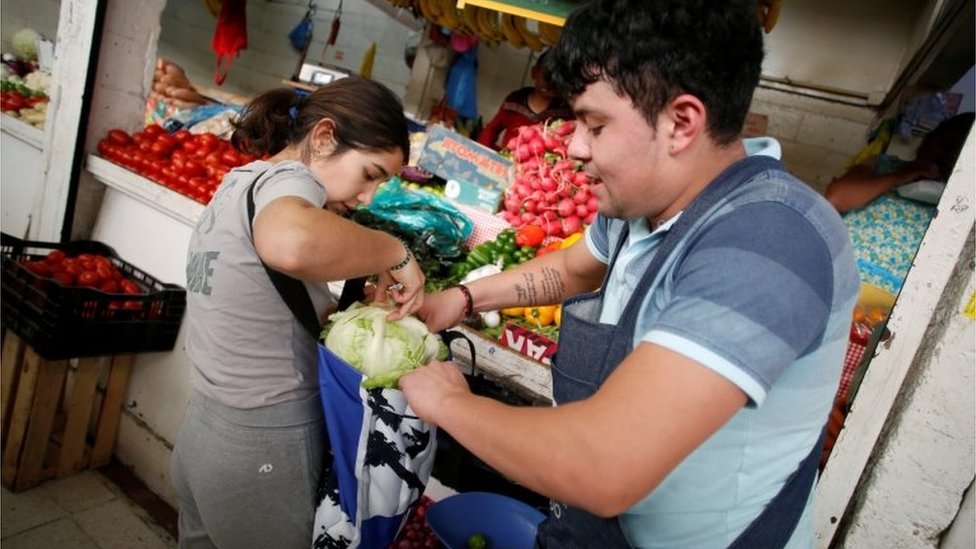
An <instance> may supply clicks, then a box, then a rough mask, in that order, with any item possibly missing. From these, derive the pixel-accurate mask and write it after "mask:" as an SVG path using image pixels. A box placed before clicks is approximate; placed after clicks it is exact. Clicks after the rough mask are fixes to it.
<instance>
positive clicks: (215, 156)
mask: <svg viewBox="0 0 976 549" xmlns="http://www.w3.org/2000/svg"><path fill="white" fill-rule="evenodd" d="M220 157H221V154H220V152H218V151H211V152H209V153H207V156H205V157H204V158H203V163H204V164H206V165H207V166H220V165H221V164H222V163H223V160H221V158H220Z"/></svg>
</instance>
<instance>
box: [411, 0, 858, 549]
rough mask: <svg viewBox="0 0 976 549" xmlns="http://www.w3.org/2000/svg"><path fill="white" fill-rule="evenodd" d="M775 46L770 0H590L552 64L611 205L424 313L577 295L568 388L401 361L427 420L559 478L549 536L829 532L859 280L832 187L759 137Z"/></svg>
mask: <svg viewBox="0 0 976 549" xmlns="http://www.w3.org/2000/svg"><path fill="white" fill-rule="evenodd" d="M762 57H763V51H762V34H761V32H760V27H759V23H758V20H757V15H756V3H755V1H754V0H746V1H717V0H709V1H678V0H674V1H665V0H643V1H636V0H635V1H616V2H614V1H597V2H592V3H588V4H585V5H583V6H581V7H580V8H578V9H577V10H576V11H575V12H574V13H573V14H572V15H571V16H570V17H569V19H568V20H567V22H566V26H565V27H564V29H563V33H562V38H561V40H560V42H559V44H558V46H556V47H555V48H554V50H553V52H552V56H551V69H552V72H551V74H552V80H553V83H554V84H555V85H556V86H557V87H558V88H559V89H561V90H563V91H564V92H566V94H567V95H568V97H569V98H570V100H571V105H572V107H573V110H574V112H575V113H576V115H577V120H578V126H577V129H576V132H575V134H574V135H573V139H572V142H571V144H570V151H569V152H570V154H571V155H572V156H574V157H575V158H576V159H578V160H580V161H582V163H583V169H584V170H585V171H586V172H587V173H588V174H590V175H591V176H592V178H593V186H592V188H591V192H592V193H593V195H594V196H595V197H596V198H597V200H598V202H599V212H600V215H598V216H597V219H596V221H595V222H594V223H593V224H592V225H591V226H590V227H588V229H587V231H586V239H585V241H584V242H581V243H578V244H576V245H574V246H572V247H570V248H568V249H566V250H563V251H561V252H557V253H552V254H548V255H545V256H542V257H540V258H538V259H536V260H533V261H531V262H528V263H525V264H523V265H521V266H520V267H518V268H516V269H513V270H509V271H505V272H503V273H501V274H499V275H496V276H494V277H490V278H486V279H481V280H478V281H476V282H473V283H471V284H469V285H468V287H467V288H466V289H461V290H459V289H448V290H445V291H443V292H441V293H439V294H434V295H432V296H429V297H428V298H427V299H426V300H425V302H424V306H423V308H422V309H421V310H420V312H419V314H420V315H421V317H422V318H424V319H425V320H426V322H427V324H428V326H429V327H430V328H431V329H434V330H438V329H442V328H445V327H449V326H452V325H455V324H457V323H458V322H460V320H461V319H462V318H463V316H464V314H465V313H468V312H470V310H471V309H473V310H493V309H499V308H502V307H506V306H528V305H541V304H547V303H558V302H562V303H563V317H562V318H563V320H562V326H561V329H560V340H559V352H558V354H557V356H556V358H555V360H554V361H553V365H552V375H553V397H554V400H555V404H556V406H554V407H552V408H517V407H511V406H507V405H505V404H502V403H500V402H497V401H494V400H491V399H488V398H483V397H479V396H475V395H473V394H471V393H470V391H469V390H468V387H467V385H466V384H465V382H464V378H463V377H462V376H461V374H460V373H459V372H458V370H457V368H456V367H455V366H454V365H452V364H449V363H434V364H432V365H430V366H427V367H424V368H421V369H419V370H418V371H416V372H414V373H411V374H409V375H407V376H405V377H404V378H403V379H402V380H401V388H402V389H403V390H404V391H405V393H406V396H407V398H408V400H409V402H410V404H411V406H412V408H413V409H414V410H415V411H416V412H417V413H418V414H419V415H420V416H421V417H423V418H424V419H425V420H427V421H430V422H432V423H435V424H437V425H439V426H440V427H441V428H443V429H446V430H447V431H448V432H449V433H450V434H451V435H452V436H453V437H454V438H455V439H456V440H458V441H459V442H460V443H461V444H463V445H465V446H466V447H467V448H468V449H470V450H471V451H472V452H473V453H475V454H476V455H477V456H478V457H480V458H481V459H483V460H484V461H485V462H487V463H488V464H490V465H491V466H492V467H494V468H495V469H497V470H498V471H500V472H501V473H502V474H504V475H506V476H508V477H509V478H512V479H514V480H515V481H517V482H519V483H520V484H523V485H525V486H527V487H528V488H531V489H532V490H535V491H536V492H539V493H541V494H544V495H546V496H549V497H551V498H552V500H553V503H552V506H551V511H550V516H549V518H548V519H547V520H546V521H545V522H544V523H543V524H542V525H540V528H539V534H538V538H537V544H538V545H539V546H540V547H553V548H556V547H558V548H564V547H601V548H604V547H627V546H631V547H668V548H675V547H694V548H708V547H715V548H723V547H730V546H733V547H791V548H792V547H809V546H811V545H812V541H813V527H812V524H811V506H812V496H811V494H812V491H811V486H812V484H813V479H814V477H815V473H816V462H817V459H818V458H819V446H820V440H821V433H822V430H823V425H824V423H825V421H826V419H827V414H828V411H829V408H830V405H831V402H832V398H833V395H834V393H835V392H836V390H837V385H838V381H839V376H840V369H841V366H842V364H843V356H844V350H845V347H846V344H847V335H848V329H849V326H850V319H851V312H852V309H853V306H854V303H855V301H856V298H857V291H858V286H859V284H858V276H857V272H856V270H855V267H854V261H853V255H852V251H851V244H850V239H849V238H848V235H847V231H846V230H845V228H844V225H843V223H842V222H841V220H840V217H839V216H838V214H837V213H836V211H835V210H834V209H833V208H832V207H831V206H830V204H829V203H827V202H826V200H824V199H823V197H821V196H820V195H818V194H817V193H816V192H814V191H813V190H812V189H810V188H809V187H808V186H807V185H805V184H803V183H802V182H800V181H798V180H797V179H795V178H794V177H792V176H791V175H790V174H788V173H787V172H786V171H785V169H784V168H783V166H782V165H781V164H780V163H779V161H778V160H775V159H774V158H770V157H768V156H764V155H753V156H749V155H747V154H746V151H745V148H744V146H743V142H742V140H741V139H740V137H739V136H740V133H741V130H742V125H743V121H744V118H745V115H746V112H747V110H748V108H749V104H750V102H751V99H752V93H753V90H754V88H755V87H756V85H757V83H758V79H759V72H760V66H761V63H762ZM594 289H598V291H597V292H595V293H591V292H592V290H594Z"/></svg>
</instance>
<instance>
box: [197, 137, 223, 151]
mask: <svg viewBox="0 0 976 549" xmlns="http://www.w3.org/2000/svg"><path fill="white" fill-rule="evenodd" d="M197 140H198V141H200V144H201V145H206V146H207V147H209V148H213V147H215V146H216V145H217V143H219V142H220V138H219V137H217V136H216V135H214V134H212V133H201V134H199V135H197Z"/></svg>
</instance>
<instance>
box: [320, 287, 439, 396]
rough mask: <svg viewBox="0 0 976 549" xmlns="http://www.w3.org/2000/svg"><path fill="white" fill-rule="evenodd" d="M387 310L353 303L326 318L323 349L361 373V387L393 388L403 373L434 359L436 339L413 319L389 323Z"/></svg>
mask: <svg viewBox="0 0 976 549" xmlns="http://www.w3.org/2000/svg"><path fill="white" fill-rule="evenodd" d="M389 313H390V309H385V308H382V307H379V306H376V305H363V304H361V303H354V304H352V305H351V306H350V307H349V308H348V309H346V310H345V311H341V312H338V313H335V314H333V315H331V316H329V320H330V321H331V322H330V323H329V324H327V325H326V327H325V329H324V330H323V331H322V337H323V338H324V339H325V346H326V348H328V349H329V350H330V351H332V352H333V353H335V354H336V356H338V357H339V358H341V359H342V360H344V361H346V362H347V363H349V365H350V366H352V367H353V368H355V369H356V370H358V371H359V372H360V373H362V374H363V375H364V376H365V378H364V379H363V387H366V388H367V389H371V388H375V387H389V388H396V387H397V385H398V384H399V382H400V376H402V375H403V374H405V373H407V372H409V371H411V370H413V369H415V368H417V367H418V366H422V365H424V364H427V363H428V362H430V361H431V360H433V359H434V358H436V357H437V355H438V352H439V350H440V340H439V339H438V338H437V336H435V335H434V334H432V333H430V332H429V331H427V326H426V325H424V323H423V322H421V321H420V320H418V319H416V318H414V317H409V316H408V317H405V318H402V319H400V320H395V321H390V320H387V318H386V316H387V315H388V314H389Z"/></svg>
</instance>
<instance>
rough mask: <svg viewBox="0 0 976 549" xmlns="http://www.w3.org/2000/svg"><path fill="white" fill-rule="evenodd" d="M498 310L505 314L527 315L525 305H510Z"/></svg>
mask: <svg viewBox="0 0 976 549" xmlns="http://www.w3.org/2000/svg"><path fill="white" fill-rule="evenodd" d="M498 312H500V313H501V314H502V315H503V316H525V307H509V308H507V309H502V310H501V311H498Z"/></svg>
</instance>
